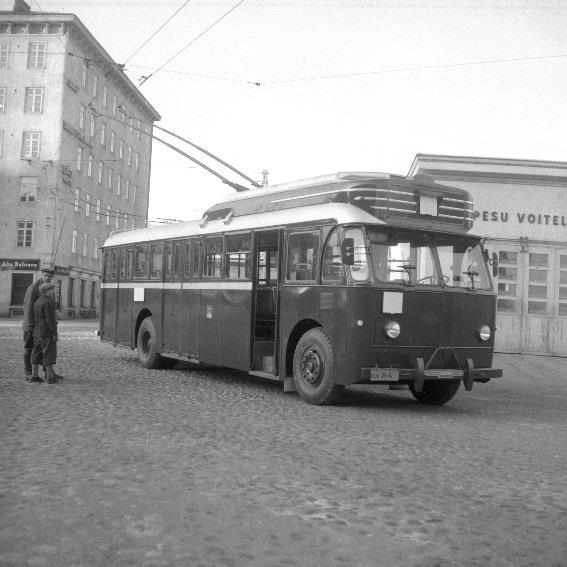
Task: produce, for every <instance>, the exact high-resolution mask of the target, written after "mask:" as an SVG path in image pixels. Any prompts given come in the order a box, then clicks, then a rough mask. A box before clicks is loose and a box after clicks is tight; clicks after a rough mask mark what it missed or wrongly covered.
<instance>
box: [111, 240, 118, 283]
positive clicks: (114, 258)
mask: <svg viewBox="0 0 567 567" xmlns="http://www.w3.org/2000/svg"><path fill="white" fill-rule="evenodd" d="M117 275H118V250H117V249H116V248H114V249H113V250H111V251H110V279H111V280H112V281H114V280H116V276H117Z"/></svg>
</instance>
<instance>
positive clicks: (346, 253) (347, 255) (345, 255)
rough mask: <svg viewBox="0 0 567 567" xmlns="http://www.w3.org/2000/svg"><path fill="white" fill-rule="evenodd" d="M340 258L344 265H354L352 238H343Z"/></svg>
mask: <svg viewBox="0 0 567 567" xmlns="http://www.w3.org/2000/svg"><path fill="white" fill-rule="evenodd" d="M341 259H342V261H343V264H344V265H345V266H353V265H354V238H343V243H342V244H341Z"/></svg>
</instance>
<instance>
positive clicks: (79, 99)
mask: <svg viewBox="0 0 567 567" xmlns="http://www.w3.org/2000/svg"><path fill="white" fill-rule="evenodd" d="M159 119H160V116H159V114H158V113H157V111H156V110H155V109H154V108H153V107H152V105H151V104H150V103H149V102H148V101H147V100H146V99H145V98H144V96H143V95H142V94H141V93H140V91H139V90H138V89H137V88H136V87H135V85H134V84H133V83H132V82H131V81H130V80H129V79H128V77H127V76H126V75H125V73H124V72H123V69H122V67H121V66H120V65H119V64H117V63H116V62H115V61H113V60H112V58H111V57H110V56H109V55H108V53H106V51H105V50H104V48H103V47H102V46H101V45H100V44H99V43H98V42H97V40H96V39H95V38H94V37H93V36H92V35H91V33H90V32H89V31H88V29H87V28H86V27H85V26H84V25H83V24H82V23H81V21H80V20H79V19H78V18H77V17H76V16H75V15H73V14H60V13H47V12H34V11H31V10H30V9H29V6H28V5H27V4H25V2H23V1H22V0H17V1H16V3H15V5H14V9H13V11H11V12H0V191H1V193H0V199H1V204H2V207H0V317H5V316H14V315H18V314H19V313H21V311H22V303H23V297H24V292H25V289H26V288H27V286H28V285H29V284H30V283H32V281H33V280H34V279H36V278H37V277H39V270H40V269H41V268H42V267H43V266H45V265H52V266H53V267H54V269H55V277H54V282H55V283H56V285H57V300H58V308H59V310H60V314H61V316H62V317H96V316H98V297H99V281H100V274H101V268H102V263H101V257H100V252H99V247H100V246H101V245H102V244H103V242H104V241H105V239H106V238H107V237H108V235H109V234H110V232H111V231H115V230H124V229H131V228H135V227H140V226H144V225H145V223H146V221H147V212H148V199H149V189H150V187H149V182H150V167H151V152H152V128H153V123H154V122H155V121H157V120H159Z"/></svg>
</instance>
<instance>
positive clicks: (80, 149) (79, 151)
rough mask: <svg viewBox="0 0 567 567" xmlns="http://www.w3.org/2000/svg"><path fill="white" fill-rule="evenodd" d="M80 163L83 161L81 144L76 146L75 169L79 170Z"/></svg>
mask: <svg viewBox="0 0 567 567" xmlns="http://www.w3.org/2000/svg"><path fill="white" fill-rule="evenodd" d="M82 163H83V148H81V146H79V147H78V148H77V164H76V166H77V171H81V167H82V165H81V164H82Z"/></svg>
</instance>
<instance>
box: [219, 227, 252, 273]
mask: <svg viewBox="0 0 567 567" xmlns="http://www.w3.org/2000/svg"><path fill="white" fill-rule="evenodd" d="M250 236H251V235H250V233H248V234H233V235H230V236H227V237H226V253H225V272H226V273H225V275H226V277H227V278H229V279H232V280H246V279H250V242H251V238H250Z"/></svg>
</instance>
